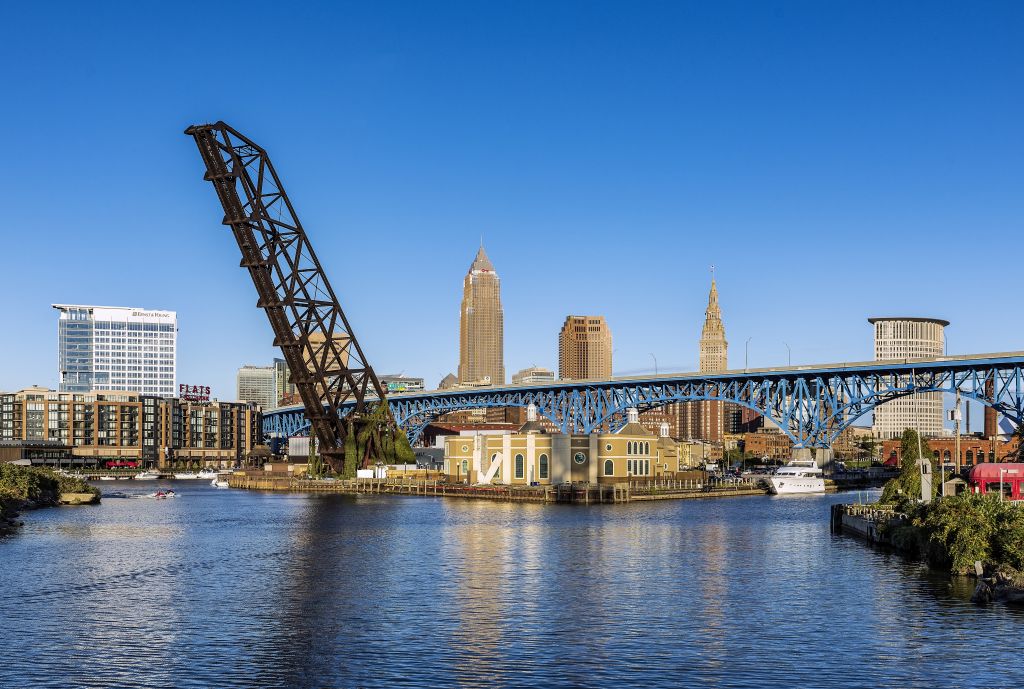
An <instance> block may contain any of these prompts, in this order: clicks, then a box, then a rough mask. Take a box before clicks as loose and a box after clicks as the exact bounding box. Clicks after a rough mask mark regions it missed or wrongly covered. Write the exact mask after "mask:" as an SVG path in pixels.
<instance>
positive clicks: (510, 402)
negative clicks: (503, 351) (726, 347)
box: [263, 352, 1024, 448]
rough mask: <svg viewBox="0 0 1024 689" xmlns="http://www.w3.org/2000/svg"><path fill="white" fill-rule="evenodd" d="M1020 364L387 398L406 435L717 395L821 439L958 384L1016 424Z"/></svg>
mask: <svg viewBox="0 0 1024 689" xmlns="http://www.w3.org/2000/svg"><path fill="white" fill-rule="evenodd" d="M1022 366H1024V352H1007V353H999V354H977V355H969V356H942V357H935V358H927V359H900V360H890V361H871V362H860V363H849V364H822V365H814V366H787V367H784V368H769V369H748V370H740V371H723V372H720V373H712V374H708V373H678V374H662V375H655V376H639V377H617V378H611V379H608V380H579V381H556V382H553V383H543V384H530V385H503V386H496V387H489V388H472V389H453V390H435V391H428V392H415V393H397V394H392V395H388V396H387V401H388V405H389V406H390V408H391V412H392V414H393V415H394V418H395V420H396V421H397V423H398V424H399V425H400V426H401V427H402V428H404V429H405V431H406V432H407V433H408V435H409V439H410V441H411V442H413V443H414V444H415V443H416V442H417V441H418V440H419V438H420V436H421V434H422V433H423V429H424V428H425V427H426V426H427V424H429V423H430V422H431V421H433V420H435V419H437V418H438V417H439V416H441V415H442V414H445V413H447V412H452V411H460V410H466V409H483V408H488V407H526V406H528V405H534V406H536V408H537V411H538V413H539V414H542V415H544V416H545V417H547V418H548V419H550V420H551V421H552V422H554V424H555V425H556V426H557V427H558V428H559V429H560V430H561V432H563V433H590V432H593V431H596V430H599V429H600V428H602V427H606V426H610V427H611V429H612V430H616V428H617V426H620V425H621V424H622V423H623V422H624V417H625V414H624V412H625V411H626V410H627V409H629V408H631V407H635V408H637V409H639V410H640V411H646V410H648V409H655V408H657V407H662V406H665V405H667V404H672V403H675V402H695V401H703V400H721V401H724V402H732V403H734V404H738V405H741V406H743V407H747V408H749V409H752V410H754V411H756V412H757V413H759V414H762V415H763V416H765V417H766V418H768V419H770V420H771V421H774V422H775V423H776V424H777V425H778V426H779V428H780V429H781V430H782V432H784V433H786V434H787V435H788V436H789V437H790V438H791V439H792V440H793V443H794V445H795V446H796V447H808V448H812V447H813V448H827V447H830V446H831V444H832V442H833V441H834V440H835V439H836V438H837V437H838V436H839V434H840V433H842V431H843V430H844V429H845V428H847V427H849V426H850V425H852V424H853V422H854V421H855V420H857V419H858V418H859V417H861V416H863V415H864V414H866V413H868V412H870V411H871V410H872V409H874V408H875V407H877V406H879V405H882V404H885V403H886V402H889V401H892V400H894V399H898V398H900V397H905V396H907V395H911V394H914V393H918V392H945V393H953V394H955V393H957V392H959V393H960V394H961V395H962V396H963V397H965V398H968V399H973V400H977V401H978V402H981V403H982V404H984V405H987V406H989V407H992V408H994V409H995V410H996V411H998V412H999V413H1001V414H1003V415H1004V416H1005V417H1007V418H1008V419H1010V420H1011V421H1012V422H1013V423H1014V424H1017V425H1019V424H1021V423H1022V422H1024V377H1022ZM339 411H340V412H341V413H342V414H345V413H346V412H347V411H348V409H347V408H346V407H344V406H343V407H342V408H341V409H340V410H339ZM308 429H309V421H308V419H307V418H306V415H305V412H304V410H303V407H301V406H296V407H283V408H280V409H275V410H273V411H270V412H267V413H265V414H264V416H263V432H264V436H267V437H270V438H285V437H290V436H295V435H305V434H306V433H308Z"/></svg>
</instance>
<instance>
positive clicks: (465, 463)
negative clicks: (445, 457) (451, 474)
mask: <svg viewBox="0 0 1024 689" xmlns="http://www.w3.org/2000/svg"><path fill="white" fill-rule="evenodd" d="M462 473H464V474H468V473H469V460H467V459H464V460H462Z"/></svg>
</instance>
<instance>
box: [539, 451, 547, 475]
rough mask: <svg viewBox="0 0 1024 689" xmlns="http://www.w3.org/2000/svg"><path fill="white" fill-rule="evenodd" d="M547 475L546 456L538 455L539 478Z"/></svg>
mask: <svg viewBox="0 0 1024 689" xmlns="http://www.w3.org/2000/svg"><path fill="white" fill-rule="evenodd" d="M547 477H548V456H547V455H541V456H540V478H547Z"/></svg>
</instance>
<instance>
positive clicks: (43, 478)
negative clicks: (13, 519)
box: [0, 463, 99, 515]
mask: <svg viewBox="0 0 1024 689" xmlns="http://www.w3.org/2000/svg"><path fill="white" fill-rule="evenodd" d="M61 493H92V494H93V495H99V489H97V488H95V487H93V486H90V485H89V484H88V483H86V482H85V481H83V480H82V479H80V478H75V477H73V476H65V475H63V474H58V473H57V472H55V471H53V470H51V469H46V468H43V467H27V466H19V465H15V464H8V463H3V464H0V515H2V514H4V513H5V512H7V511H8V510H15V509H18V508H20V507H21V506H23V505H25V504H32V505H36V506H44V505H55V504H57V501H58V500H59V499H60V494H61Z"/></svg>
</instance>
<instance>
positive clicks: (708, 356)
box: [678, 278, 735, 442]
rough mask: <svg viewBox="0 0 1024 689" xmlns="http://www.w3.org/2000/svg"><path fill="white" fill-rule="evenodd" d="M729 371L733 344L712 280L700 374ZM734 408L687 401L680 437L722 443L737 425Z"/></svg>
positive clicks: (682, 409) (681, 412)
mask: <svg viewBox="0 0 1024 689" xmlns="http://www.w3.org/2000/svg"><path fill="white" fill-rule="evenodd" d="M728 368H729V342H728V341H727V340H726V339H725V325H724V324H723V323H722V309H721V307H720V306H719V305H718V285H717V284H716V283H715V279H714V278H712V279H711V291H710V292H709V293H708V307H707V309H706V310H705V311H704V329H703V330H702V331H701V336H700V372H701V373H715V372H717V371H724V370H726V369H728ZM733 407H734V405H726V404H724V403H723V402H720V401H706V402H683V403H681V404H680V405H679V407H678V412H679V434H680V435H681V436H683V437H684V438H690V439H694V438H699V439H701V440H710V441H716V442H717V441H720V440H722V438H723V436H724V435H725V433H726V432H727V431H731V430H732V429H731V426H732V425H733V424H731V423H728V422H727V418H726V417H727V416H729V415H732V414H734V413H735V409H734V408H733Z"/></svg>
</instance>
